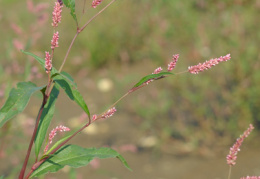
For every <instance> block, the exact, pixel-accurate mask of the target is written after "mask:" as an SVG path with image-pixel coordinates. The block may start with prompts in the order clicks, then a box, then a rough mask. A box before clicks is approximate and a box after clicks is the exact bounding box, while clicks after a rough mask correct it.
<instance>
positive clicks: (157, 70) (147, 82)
mask: <svg viewBox="0 0 260 179" xmlns="http://www.w3.org/2000/svg"><path fill="white" fill-rule="evenodd" d="M162 70H163V69H162V67H158V68H156V69H155V70H154V72H153V73H152V74H158V73H160V72H161V71H162ZM152 81H153V80H152V79H150V80H148V81H146V82H145V83H146V84H147V85H148V84H149V83H151V82H152Z"/></svg>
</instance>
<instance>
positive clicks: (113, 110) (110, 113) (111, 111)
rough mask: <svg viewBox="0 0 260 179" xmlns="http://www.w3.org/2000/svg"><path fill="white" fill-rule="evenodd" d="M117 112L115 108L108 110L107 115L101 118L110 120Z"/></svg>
mask: <svg viewBox="0 0 260 179" xmlns="http://www.w3.org/2000/svg"><path fill="white" fill-rule="evenodd" d="M115 112H116V108H115V107H113V108H111V109H109V110H108V111H107V112H106V113H105V114H103V115H102V116H101V117H102V118H103V119H106V118H109V117H111V116H113V114H114V113H115Z"/></svg>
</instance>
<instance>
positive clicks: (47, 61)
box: [45, 52, 52, 74]
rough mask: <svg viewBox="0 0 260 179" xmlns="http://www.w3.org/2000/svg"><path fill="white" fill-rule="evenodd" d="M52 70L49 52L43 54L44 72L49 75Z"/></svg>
mask: <svg viewBox="0 0 260 179" xmlns="http://www.w3.org/2000/svg"><path fill="white" fill-rule="evenodd" d="M51 68H52V63H51V56H50V53H49V52H45V70H46V73H47V74H48V73H50V71H51Z"/></svg>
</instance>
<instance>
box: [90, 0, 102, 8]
mask: <svg viewBox="0 0 260 179" xmlns="http://www.w3.org/2000/svg"><path fill="white" fill-rule="evenodd" d="M102 1H103V0H94V1H92V7H93V8H96V7H97V6H98V5H99V4H101V2H102Z"/></svg>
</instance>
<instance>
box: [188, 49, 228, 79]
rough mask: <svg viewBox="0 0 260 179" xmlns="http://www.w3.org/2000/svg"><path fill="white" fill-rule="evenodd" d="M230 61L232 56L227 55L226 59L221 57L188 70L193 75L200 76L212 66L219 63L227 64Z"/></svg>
mask: <svg viewBox="0 0 260 179" xmlns="http://www.w3.org/2000/svg"><path fill="white" fill-rule="evenodd" d="M230 59H231V57H230V54H227V55H226V56H224V57H222V56H221V57H219V58H215V59H211V60H209V61H206V62H204V63H203V64H201V63H199V64H198V65H194V66H190V67H189V68H188V70H189V72H190V73H192V74H198V73H199V72H202V71H204V70H207V69H210V68H211V67H212V66H215V65H217V64H218V63H219V62H225V61H228V60H230Z"/></svg>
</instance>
